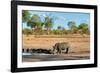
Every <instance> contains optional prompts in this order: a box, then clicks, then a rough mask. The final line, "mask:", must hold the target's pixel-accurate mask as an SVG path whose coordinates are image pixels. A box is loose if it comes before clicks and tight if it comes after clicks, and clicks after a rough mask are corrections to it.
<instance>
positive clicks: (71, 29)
mask: <svg viewBox="0 0 100 73" xmlns="http://www.w3.org/2000/svg"><path fill="white" fill-rule="evenodd" d="M43 19H44V21H43V20H42V19H41V17H40V16H39V15H37V14H34V15H30V13H29V11H27V10H23V12H22V23H26V24H27V26H28V27H30V28H24V29H23V31H22V32H23V34H25V35H30V34H34V35H38V34H40V35H42V34H47V35H49V34H54V35H55V34H60V35H63V34H64V35H65V34H89V33H90V30H89V26H88V24H86V23H81V24H80V25H78V26H77V24H76V22H74V21H69V22H68V23H66V26H68V28H65V27H62V26H58V27H57V29H52V27H53V26H54V19H53V18H52V17H50V16H45V17H43ZM62 22H63V21H62Z"/></svg>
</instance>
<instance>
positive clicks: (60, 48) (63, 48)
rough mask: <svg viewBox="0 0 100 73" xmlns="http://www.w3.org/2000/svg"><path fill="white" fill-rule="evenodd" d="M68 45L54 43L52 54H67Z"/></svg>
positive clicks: (66, 43)
mask: <svg viewBox="0 0 100 73" xmlns="http://www.w3.org/2000/svg"><path fill="white" fill-rule="evenodd" d="M69 48H70V44H69V43H68V42H62V43H56V44H55V45H54V46H53V54H61V53H62V52H63V51H64V52H65V53H68V51H69Z"/></svg>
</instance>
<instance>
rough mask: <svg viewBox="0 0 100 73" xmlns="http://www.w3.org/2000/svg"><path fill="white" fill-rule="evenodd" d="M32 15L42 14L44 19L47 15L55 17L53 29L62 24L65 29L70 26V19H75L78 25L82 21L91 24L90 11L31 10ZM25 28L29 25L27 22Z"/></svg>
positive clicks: (41, 16)
mask: <svg viewBox="0 0 100 73" xmlns="http://www.w3.org/2000/svg"><path fill="white" fill-rule="evenodd" d="M29 12H30V14H31V16H32V15H34V14H37V15H39V16H40V18H41V20H42V21H44V17H45V16H49V17H51V18H53V22H54V23H53V29H56V28H57V27H58V26H62V27H64V28H65V29H67V28H68V26H67V24H68V22H69V21H75V22H76V25H77V26H78V25H80V23H87V24H89V25H90V14H89V13H76V12H48V11H33V10H32V11H29ZM23 28H29V27H27V24H25V23H24V24H23Z"/></svg>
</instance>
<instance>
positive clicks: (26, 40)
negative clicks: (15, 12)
mask: <svg viewBox="0 0 100 73" xmlns="http://www.w3.org/2000/svg"><path fill="white" fill-rule="evenodd" d="M58 42H69V43H70V46H71V47H70V50H69V53H75V52H78V53H79V52H80V53H82V52H87V53H89V51H90V37H89V36H86V37H83V36H76V35H70V36H60V37H57V36H53V37H50V36H49V37H48V36H44V37H43V36H40V37H36V36H34V35H30V36H25V35H23V48H24V49H27V48H29V49H31V48H35V49H38V48H42V49H51V50H52V49H53V47H52V46H53V45H54V44H55V43H58Z"/></svg>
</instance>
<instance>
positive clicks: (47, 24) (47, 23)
mask: <svg viewBox="0 0 100 73" xmlns="http://www.w3.org/2000/svg"><path fill="white" fill-rule="evenodd" d="M44 25H45V28H46V30H47V34H49V31H50V30H51V28H52V26H53V19H52V18H50V17H49V16H46V17H45V21H44Z"/></svg>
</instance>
